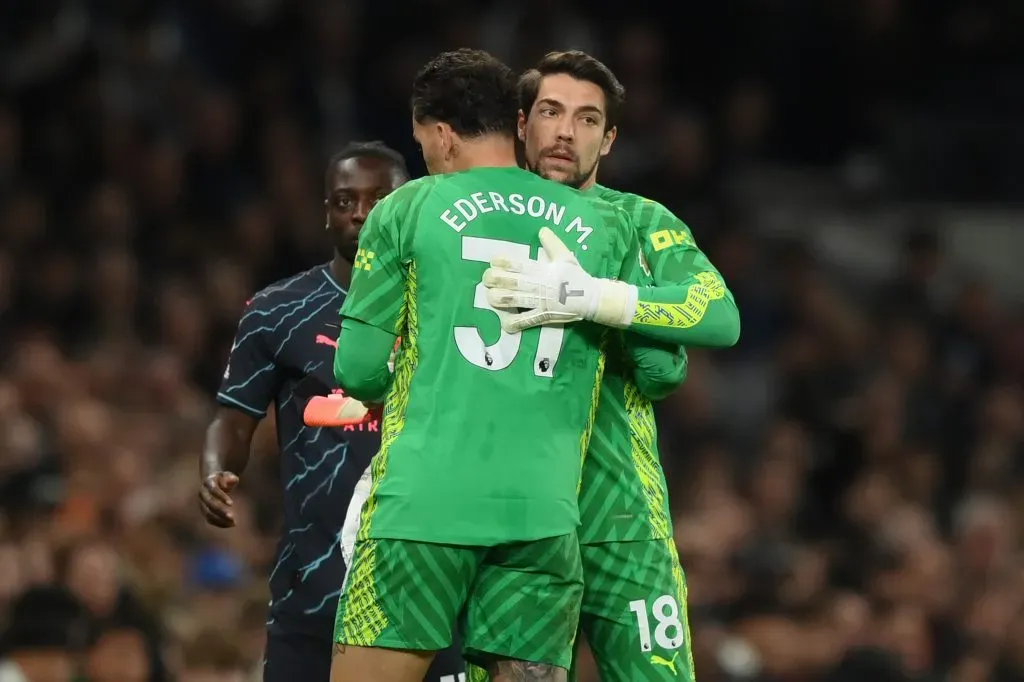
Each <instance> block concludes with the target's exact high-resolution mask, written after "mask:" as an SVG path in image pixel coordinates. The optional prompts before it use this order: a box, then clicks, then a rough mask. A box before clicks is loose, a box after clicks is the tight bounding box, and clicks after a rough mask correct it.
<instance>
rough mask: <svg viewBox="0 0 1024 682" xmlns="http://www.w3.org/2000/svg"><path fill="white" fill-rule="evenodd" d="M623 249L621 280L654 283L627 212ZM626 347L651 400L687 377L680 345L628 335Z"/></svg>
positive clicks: (640, 384)
mask: <svg viewBox="0 0 1024 682" xmlns="http://www.w3.org/2000/svg"><path fill="white" fill-rule="evenodd" d="M622 215H623V222H624V225H623V227H624V228H627V229H624V230H623V231H622V233H621V234H623V235H624V244H623V249H624V250H625V254H626V257H625V259H624V260H623V262H622V269H621V270H620V273H619V280H621V281H623V282H629V283H630V284H634V285H636V286H640V287H646V286H649V285H651V284H652V283H653V281H652V280H651V277H650V272H649V271H648V270H647V267H646V264H645V263H644V261H643V256H642V253H643V252H642V251H641V246H640V241H639V240H638V239H637V231H636V229H635V228H634V226H633V224H632V222H631V221H630V220H629V218H628V216H627V215H626V214H625V213H624V212H623V214H622ZM622 343H623V347H624V349H625V351H626V355H627V357H629V359H630V360H631V361H632V364H633V368H634V369H633V380H634V382H635V383H636V385H637V388H639V389H640V392H641V393H642V394H643V395H644V396H646V397H647V398H649V399H650V400H660V399H661V398H664V397H665V396H666V395H668V394H669V393H671V392H672V391H674V390H675V389H676V387H677V386H679V384H681V383H682V382H683V380H684V379H685V378H686V351H685V350H683V349H682V347H680V346H679V345H678V344H672V343H663V342H660V341H656V340H654V339H649V338H645V337H643V336H641V335H639V334H631V333H624V334H623V335H622Z"/></svg>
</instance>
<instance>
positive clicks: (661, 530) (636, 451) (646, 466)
mask: <svg viewBox="0 0 1024 682" xmlns="http://www.w3.org/2000/svg"><path fill="white" fill-rule="evenodd" d="M623 395H624V398H625V408H626V418H627V419H628V420H629V450H630V457H631V459H632V460H633V469H634V470H635V471H636V475H637V478H639V479H640V486H641V487H642V488H643V491H644V498H645V499H646V500H647V515H648V516H647V520H648V523H650V525H651V531H652V532H653V533H654V537H656V538H661V537H665V536H670V535H671V534H672V533H671V524H670V522H669V519H668V517H667V516H666V515H665V513H664V509H665V489H664V486H663V485H662V476H661V466H660V463H659V462H658V460H657V455H656V454H655V449H654V448H655V446H656V442H655V441H656V440H657V435H656V434H657V427H656V425H655V422H654V406H653V405H652V404H651V401H650V400H648V399H647V398H645V397H644V396H643V395H642V394H641V393H640V389H638V388H637V387H636V384H633V383H631V382H627V383H626V385H625V391H624V392H623Z"/></svg>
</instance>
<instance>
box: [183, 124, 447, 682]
mask: <svg viewBox="0 0 1024 682" xmlns="http://www.w3.org/2000/svg"><path fill="white" fill-rule="evenodd" d="M408 179H409V172H408V170H407V169H406V165H405V161H404V159H403V158H402V156H401V155H400V154H398V153H397V152H395V151H394V150H392V149H390V148H388V147H387V146H385V145H383V144H382V143H379V142H370V143H353V144H351V145H349V146H348V147H346V148H345V149H344V150H342V151H341V152H339V153H338V154H336V155H335V156H334V157H333V158H332V159H331V161H330V164H329V165H328V168H327V174H326V178H325V187H324V190H325V195H326V198H325V201H324V204H325V207H326V229H327V230H329V231H330V232H331V235H332V237H333V240H334V257H333V258H332V260H331V261H330V262H329V263H326V264H324V265H318V266H317V267H315V268H313V269H311V270H307V271H306V272H303V273H300V274H298V275H295V276H293V277H289V278H287V279H284V280H282V281H280V282H276V283H275V284H272V285H271V286H269V287H267V288H266V289H263V290H262V291H260V292H259V293H257V294H256V295H255V296H253V298H252V299H251V300H250V301H249V303H248V304H247V306H246V310H245V313H244V315H243V316H242V319H241V321H240V322H239V325H238V332H237V334H236V336H235V342H234V345H233V346H232V350H231V356H230V358H229V360H228V366H227V368H226V369H225V371H224V380H223V383H222V384H221V388H220V391H219V392H218V393H217V402H218V404H219V409H218V411H217V415H216V417H215V419H214V420H213V423H212V424H210V427H209V429H208V430H207V435H206V446H205V449H204V451H203V455H202V461H201V469H202V483H201V487H200V493H199V498H200V506H201V509H202V512H203V515H204V516H205V517H206V520H207V522H208V523H210V524H211V525H213V526H216V527H218V528H230V527H232V526H234V524H235V519H234V517H233V515H232V510H231V508H232V500H231V495H232V492H233V491H234V489H235V486H237V484H238V481H239V476H241V475H242V473H243V472H244V471H245V467H246V464H247V463H248V460H249V452H250V450H251V445H252V439H253V433H254V432H255V430H256V427H257V425H258V424H259V423H260V421H261V420H262V419H263V418H264V417H265V416H266V414H267V410H268V409H271V408H272V409H273V410H274V412H275V416H276V422H277V442H278V447H279V450H280V457H281V462H280V466H281V480H282V482H283V484H284V493H283V494H284V517H285V518H284V529H285V530H284V534H283V536H282V538H281V540H280V541H279V543H278V548H277V558H276V563H275V566H274V569H273V571H272V572H271V574H270V593H271V604H270V614H269V617H268V619H267V649H266V660H265V664H264V671H263V679H264V680H265V681H266V682H291V681H292V680H304V681H305V680H309V681H310V682H316V681H318V680H322V681H323V682H326V680H327V679H328V678H329V676H330V668H331V635H332V633H333V630H334V616H335V609H336V607H337V604H338V594H339V593H340V590H341V584H342V580H343V578H344V576H345V570H346V568H345V565H344V561H343V559H342V556H341V551H340V543H339V535H340V532H341V527H342V523H343V522H344V520H345V512H346V510H347V509H348V506H349V501H350V498H351V496H352V491H353V489H354V487H355V485H356V481H357V480H358V478H359V476H360V474H362V472H363V470H364V469H366V467H367V466H368V464H369V462H370V459H371V457H372V456H373V455H374V453H376V452H377V449H378V448H379V447H380V433H379V426H378V424H377V423H376V422H373V421H370V422H368V423H365V424H359V425H357V426H351V427H346V428H344V429H318V428H311V427H307V426H304V425H303V417H302V415H303V409H304V407H305V404H306V403H307V402H308V401H309V399H310V398H311V397H313V396H315V395H322V394H324V393H327V392H329V391H330V390H331V387H333V386H335V381H334V376H333V373H332V364H331V361H332V359H333V357H334V347H335V345H336V339H337V337H338V311H339V310H340V309H341V305H342V303H343V302H344V300H345V295H346V293H347V290H348V285H349V281H350V280H351V276H352V262H353V260H354V258H355V254H356V249H357V243H358V237H359V231H360V230H361V229H362V227H363V223H364V221H365V220H366V216H367V214H368V213H369V212H370V209H371V208H373V206H374V205H375V204H376V203H377V201H379V200H380V199H382V198H384V197H385V196H387V195H388V194H389V193H390V192H392V191H393V190H395V189H396V188H398V187H399V186H401V185H402V184H404V183H405V182H406V181H407V180H408ZM464 679H465V678H464V673H463V663H462V660H461V658H460V657H459V656H458V655H457V654H455V653H452V651H448V652H444V655H442V656H439V657H438V658H437V660H436V661H435V663H434V665H433V666H432V668H431V670H430V673H429V674H428V676H427V678H426V680H428V681H429V682H460V681H461V680H464Z"/></svg>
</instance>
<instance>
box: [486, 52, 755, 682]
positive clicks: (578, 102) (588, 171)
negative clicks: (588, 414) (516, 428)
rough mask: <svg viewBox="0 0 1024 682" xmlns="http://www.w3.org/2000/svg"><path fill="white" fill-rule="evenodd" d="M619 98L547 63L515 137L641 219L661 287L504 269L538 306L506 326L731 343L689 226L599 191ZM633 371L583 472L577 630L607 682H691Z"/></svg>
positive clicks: (612, 378) (615, 396)
mask: <svg viewBox="0 0 1024 682" xmlns="http://www.w3.org/2000/svg"><path fill="white" fill-rule="evenodd" d="M623 95H624V91H623V88H622V86H621V85H620V84H619V82H618V80H617V79H616V78H615V76H614V74H612V72H611V71H610V70H609V69H608V68H607V67H606V66H605V65H604V64H602V63H601V62H599V61H598V60H596V59H594V58H593V57H591V56H589V55H587V54H585V53H582V52H578V51H572V52H553V53H550V54H548V55H547V56H545V57H544V58H543V59H542V60H541V61H540V63H539V64H537V66H536V68H534V69H531V70H529V71H527V72H526V73H525V74H523V75H522V77H521V78H520V81H519V104H520V112H519V138H520V140H521V141H522V142H523V143H524V145H525V156H526V162H527V166H528V167H529V168H530V170H532V171H534V172H535V173H537V174H539V175H541V176H543V177H545V178H548V179H551V180H555V181H557V182H560V183H563V184H566V185H570V186H572V187H576V188H579V189H582V190H584V191H586V192H588V193H590V194H593V195H597V196H600V197H602V198H604V199H606V200H607V201H610V202H612V203H614V204H616V205H618V206H620V207H621V208H623V209H624V210H625V211H627V212H628V213H629V214H630V215H631V216H632V217H633V222H634V224H635V225H636V227H637V229H638V230H639V233H640V241H641V244H642V247H643V250H642V255H643V256H644V259H645V261H646V264H647V267H648V268H649V269H650V272H651V273H652V274H653V278H654V283H655V285H657V286H656V287H654V288H640V289H638V290H633V291H632V292H628V293H626V294H623V291H622V287H621V286H619V285H618V284H613V283H610V282H598V281H595V280H593V279H587V280H586V281H581V279H582V278H580V277H577V276H576V275H575V274H573V271H574V270H575V269H576V268H575V266H573V265H572V264H571V263H566V262H561V263H553V264H547V263H545V264H538V267H537V269H533V268H532V267H531V266H532V265H533V264H526V263H521V262H508V261H496V262H495V265H496V266H498V267H494V268H492V269H491V270H490V271H488V273H487V276H486V278H485V284H487V285H488V286H489V287H490V286H493V287H494V288H492V289H490V291H489V293H490V296H489V299H490V300H491V302H492V303H493V304H496V305H514V306H520V307H525V308H531V310H528V311H526V312H521V313H519V314H518V315H516V316H513V317H512V318H510V319H509V324H510V328H520V327H524V328H525V327H529V326H532V325H534V324H542V323H547V322H557V323H564V322H567V321H573V320H575V319H581V318H588V317H589V318H591V319H593V318H594V311H603V310H607V309H609V307H610V309H612V310H615V311H616V315H617V316H618V320H625V322H616V321H615V320H612V319H610V318H609V319H608V320H601V321H603V322H605V323H606V324H608V323H611V324H613V325H615V326H619V327H628V329H629V331H630V332H639V333H641V334H650V335H652V336H655V337H657V338H661V339H666V340H671V341H673V342H675V343H679V344H684V345H687V346H705V347H724V346H731V345H733V344H735V343H736V341H737V338H738V336H739V315H738V313H737V310H736V305H735V302H734V301H733V297H732V294H731V293H730V292H729V291H728V289H727V288H726V287H725V284H724V283H723V281H722V278H721V276H720V275H719V273H718V271H717V270H716V269H715V267H714V266H713V265H712V264H711V263H710V262H709V261H708V259H707V258H706V257H705V255H704V254H703V253H702V252H701V251H700V249H699V248H698V247H697V245H696V243H695V242H694V240H693V235H692V234H691V233H690V230H689V229H688V228H687V226H686V225H685V224H683V222H682V221H680V220H679V218H677V217H676V216H675V215H673V214H672V213H671V212H670V211H669V210H668V209H666V208H665V207H664V206H662V205H661V204H659V203H657V202H654V201H650V200H647V199H644V198H643V197H640V196H637V195H635V194H626V193H623V192H617V191H615V190H612V189H609V188H607V187H602V186H600V185H598V184H597V183H596V180H597V168H598V163H599V161H600V159H601V157H603V156H605V155H606V154H608V153H609V152H610V151H611V147H612V143H613V142H614V141H615V136H616V132H617V131H616V127H615V124H616V117H617V114H618V110H619V107H620V105H621V104H622V101H623ZM549 279H550V280H551V281H555V280H557V282H558V284H557V285H556V286H563V285H562V282H567V283H568V284H567V286H569V287H570V288H576V289H577V290H579V289H586V290H587V292H588V295H589V296H590V297H591V300H589V301H583V300H581V299H582V298H583V297H577V298H576V299H573V301H569V302H568V303H569V305H563V304H562V303H561V302H559V300H558V298H557V297H553V298H549V297H548V296H547V291H546V287H547V286H548V284H549V282H548V280H549ZM602 299H604V300H602ZM577 303H578V304H579V305H575V304H577ZM574 305H575V307H572V306H574ZM623 308H625V311H624V312H623ZM612 317H614V316H612ZM625 366H626V365H625V364H624V363H623V362H622V361H621V359H615V358H613V357H609V359H608V364H607V369H606V371H605V375H604V381H603V383H602V386H601V396H600V401H599V407H598V412H597V418H596V421H595V424H594V431H593V435H592V438H591V441H590V448H589V451H588V453H587V458H586V460H585V462H584V466H583V486H582V489H581V491H580V500H579V503H580V516H581V522H582V525H581V528H580V531H579V533H580V542H581V545H582V547H581V551H582V558H583V579H584V596H583V607H582V613H581V616H580V624H581V628H582V630H583V632H584V633H585V635H586V638H587V641H588V643H589V644H590V648H591V650H592V651H593V653H594V656H595V659H596V661H597V664H598V668H599V669H600V672H601V679H602V680H604V682H634V681H637V680H688V681H692V680H693V679H694V671H693V662H692V656H691V650H690V641H689V625H688V622H687V616H686V613H687V611H686V583H685V579H684V576H683V571H682V568H681V567H680V563H679V558H678V556H677V555H676V549H675V543H674V540H673V535H672V520H671V517H670V515H669V509H668V495H667V491H666V485H665V478H664V474H663V472H662V469H661V463H660V461H659V458H658V450H657V429H656V427H655V422H654V411H653V408H652V406H651V403H650V401H649V400H647V399H646V398H644V397H643V396H642V395H641V394H640V393H639V392H638V391H637V388H636V386H634V385H633V382H632V380H631V379H630V377H629V374H628V373H627V372H625V371H623V369H624V367H625ZM477 674H478V675H479V673H477Z"/></svg>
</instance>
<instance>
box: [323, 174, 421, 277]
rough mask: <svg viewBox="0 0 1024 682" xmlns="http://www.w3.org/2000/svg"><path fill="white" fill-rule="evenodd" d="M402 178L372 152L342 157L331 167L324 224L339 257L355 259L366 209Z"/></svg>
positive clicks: (368, 209)
mask: <svg viewBox="0 0 1024 682" xmlns="http://www.w3.org/2000/svg"><path fill="white" fill-rule="evenodd" d="M404 182H405V178H403V177H402V174H401V172H400V171H399V170H398V169H397V168H396V167H395V164H394V163H392V162H390V161H388V160H387V159H380V158H377V157H373V156H360V157H353V158H349V159H345V160H343V161H340V162H339V163H338V165H336V166H335V167H334V168H333V169H332V170H331V177H330V182H329V189H330V191H329V192H328V195H327V202H326V203H327V227H328V228H329V229H330V230H331V234H332V236H333V238H334V247H335V248H336V249H337V250H338V253H340V254H341V255H342V257H343V258H345V259H346V260H347V261H349V262H352V261H353V260H355V257H356V249H357V248H358V244H359V231H360V230H362V229H363V223H365V222H366V216H367V215H368V214H369V213H370V209H372V208H373V207H374V206H375V205H376V204H377V202H378V201H380V200H381V199H383V198H384V197H386V196H387V195H388V194H390V193H391V192H393V191H394V190H395V189H397V188H398V187H400V186H401V185H402V183H404Z"/></svg>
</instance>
